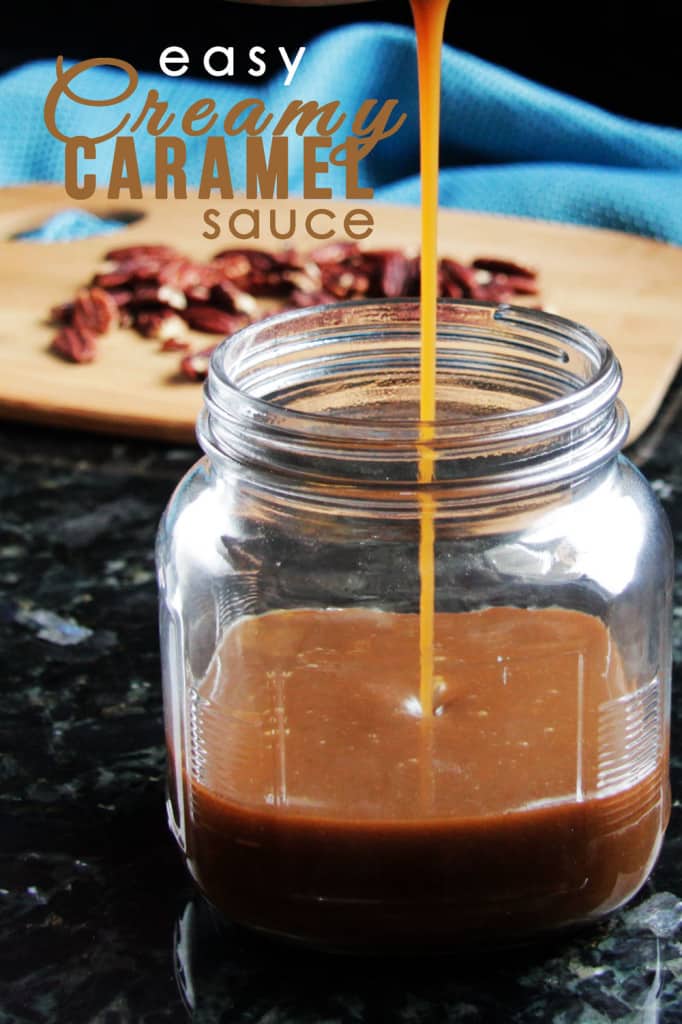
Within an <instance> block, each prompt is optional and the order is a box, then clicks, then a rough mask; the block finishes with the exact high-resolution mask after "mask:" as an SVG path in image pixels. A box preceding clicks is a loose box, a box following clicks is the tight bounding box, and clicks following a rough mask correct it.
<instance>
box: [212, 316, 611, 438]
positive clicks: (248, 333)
mask: <svg viewBox="0 0 682 1024" xmlns="http://www.w3.org/2000/svg"><path fill="white" fill-rule="evenodd" d="M376 306H386V307H389V308H399V307H403V308H408V307H410V308H419V299H415V298H402V297H400V298H389V299H354V300H350V301H344V302H339V303H329V304H328V305H318V306H308V307H305V308H303V309H291V310H285V311H284V312H281V313H276V314H273V315H272V316H269V317H268V318H267V323H268V326H269V327H270V328H271V329H273V330H276V329H277V328H282V329H287V330H288V329H291V330H292V332H293V331H296V329H297V328H298V333H300V332H301V330H305V327H306V325H307V324H309V323H310V322H311V321H314V319H315V318H317V317H320V316H321V315H322V316H324V315H328V313H329V312H330V311H332V310H343V311H345V312H347V313H348V315H349V316H350V315H351V314H352V311H353V310H361V309H368V308H372V307H376ZM460 307H463V308H469V309H471V310H476V311H479V310H488V311H490V312H491V313H492V314H493V320H494V321H495V322H496V323H501V322H502V321H504V320H507V322H509V323H513V324H514V325H515V326H517V327H523V326H524V325H525V326H534V327H538V328H540V329H542V328H543V327H544V328H549V329H550V330H551V331H553V332H554V331H557V330H558V329H560V328H563V330H564V331H565V332H566V335H567V336H569V335H570V334H576V335H578V336H579V338H580V340H583V341H588V342H589V344H590V345H591V346H593V350H594V352H595V353H598V354H599V357H600V363H599V368H598V371H597V372H596V373H595V375H594V376H593V377H592V379H591V380H589V381H587V382H586V383H585V385H584V387H581V388H579V389H577V390H575V391H571V392H569V393H567V394H564V395H561V396H560V397H558V398H554V399H550V400H549V401H547V402H542V403H538V404H537V405H534V406H532V407H531V408H530V409H520V410H518V409H513V410H505V411H503V412H494V413H486V414H485V415H484V416H482V417H480V418H478V419H477V426H480V425H481V424H482V423H483V422H485V423H496V424H497V423H499V424H500V425H506V424H514V423H516V422H518V421H520V420H522V419H523V420H525V419H527V417H528V416H529V415H533V416H547V415H552V414H554V413H555V412H560V411H565V410H570V409H573V408H576V407H578V406H580V405H581V404H583V403H585V402H586V401H590V400H591V398H592V396H593V395H595V394H597V393H603V389H604V387H605V386H607V387H608V391H609V395H610V393H611V390H612V389H613V393H614V395H615V394H617V393H618V392H619V391H620V386H621V383H622V372H621V368H620V364H619V362H618V360H617V358H616V356H615V353H614V351H613V349H612V348H611V346H610V345H609V343H608V342H607V341H606V340H605V339H604V338H603V337H602V336H601V335H600V334H597V332H596V331H593V330H592V329H591V328H589V327H586V326H585V325H584V324H581V323H578V321H576V320H571V319H569V318H568V317H564V316H560V315H559V314H556V313H547V312H545V311H544V310H536V309H529V308H528V307H524V306H514V305H511V304H509V303H501V304H497V303H493V302H481V301H478V300H475V299H439V300H438V309H439V310H441V309H447V308H460ZM263 323H264V321H262V320H259V321H256V322H254V323H251V324H247V325H246V326H245V327H242V328H241V329H240V330H239V331H237V332H236V333H235V334H234V335H233V336H232V337H231V338H226V339H225V340H224V341H222V342H221V343H220V344H219V345H217V346H216V348H215V349H214V350H213V352H212V353H211V357H210V362H209V370H208V376H209V381H211V382H214V383H215V384H220V386H221V387H223V388H225V389H226V390H227V391H229V392H231V393H233V394H234V395H235V396H238V398H239V400H240V401H242V402H244V403H245V404H247V405H248V406H250V407H252V409H253V410H257V411H258V412H261V413H269V412H273V411H276V412H277V414H281V413H282V412H283V411H285V410H284V408H283V407H282V406H281V405H278V404H277V403H273V402H271V401H269V400H268V399H264V398H260V397H256V396H254V395H251V394H249V393H248V391H246V390H244V389H243V388H241V387H240V386H239V385H238V384H236V383H235V382H234V381H233V380H232V378H231V376H230V374H229V373H226V372H225V367H224V363H225V355H226V354H228V353H229V351H230V349H231V348H232V346H233V345H234V342H235V340H237V339H239V340H241V341H243V342H245V343H248V341H249V340H250V339H253V338H255V337H257V336H258V335H260V334H261V331H262V326H263ZM438 326H439V327H440V326H441V324H440V321H439V323H438ZM209 388H210V384H209V382H207V385H205V391H207V390H209ZM286 414H287V416H288V417H290V418H291V421H292V423H296V425H297V426H299V427H300V426H301V425H303V424H305V423H306V422H310V423H311V425H313V426H314V427H315V429H319V427H320V426H321V425H322V424H328V425H329V426H330V427H335V426H338V425H345V426H347V427H349V428H351V429H353V428H355V429H357V428H358V427H359V426H360V427H362V428H363V430H364V431H367V430H368V429H369V430H371V429H372V428H373V427H374V426H376V427H379V428H380V430H382V431H383V429H384V428H385V427H386V425H387V424H389V423H393V424H399V423H401V422H404V421H399V420H393V421H391V420H390V419H387V418H385V417H381V418H379V417H378V418H376V419H373V418H372V417H364V416H363V417H362V418H356V417H343V416H337V415H329V414H326V413H316V412H301V411H300V410H297V409H290V408H287V409H286ZM425 426H432V427H435V428H436V429H438V430H439V431H440V430H446V429H447V428H448V427H459V426H464V427H465V428H466V429H467V430H468V429H470V426H471V418H470V417H468V416H465V415H463V416H461V417H454V418H451V419H449V418H442V417H438V418H437V419H436V420H434V421H429V420H421V419H412V420H410V421H409V425H408V427H407V428H406V429H409V428H411V427H413V428H415V429H416V430H419V428H423V427H425Z"/></svg>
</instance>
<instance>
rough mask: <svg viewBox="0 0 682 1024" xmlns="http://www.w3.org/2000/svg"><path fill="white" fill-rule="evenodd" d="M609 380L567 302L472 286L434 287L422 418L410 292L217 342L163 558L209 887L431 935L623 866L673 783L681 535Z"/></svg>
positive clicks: (612, 892) (173, 714)
mask: <svg viewBox="0 0 682 1024" xmlns="http://www.w3.org/2000/svg"><path fill="white" fill-rule="evenodd" d="M620 382H621V375H620V368H619V366H618V363H617V361H616V359H615V358H614V356H613V353H612V351H611V350H610V348H609V347H608V345H607V344H606V343H605V342H604V341H603V340H601V339H600V338H599V337H597V336H595V335H594V334H593V333H591V332H590V331H589V330H587V329H586V328H584V327H581V326H580V325H578V324H575V323H573V322H570V321H568V320H565V319H562V318H559V317H556V316H550V315H548V314H544V313H539V312H534V311H529V310H522V309H518V308H513V307H509V306H499V307H496V306H489V305H485V304H478V303H467V302H444V303H442V304H441V306H440V310H439V337H438V385H437V393H438V420H437V422H436V424H435V425H433V427H432V428H431V429H429V430H426V431H425V430H424V427H423V425H421V427H420V424H419V422H418V420H417V418H416V417H417V409H418V389H419V307H418V303H417V302H414V301H411V300H394V301H376V302H368V303H347V304H343V305H339V306H327V307H324V308H318V309H310V310H302V311H297V312H294V313H287V314H283V315H281V316H277V317H273V318H271V319H268V320H265V321H263V322H261V323H257V324H254V325H252V326H250V327H248V328H246V329H245V330H243V331H242V332H240V333H239V334H238V335H236V336H235V337H234V338H233V339H232V340H231V341H230V342H229V343H225V344H223V345H222V346H220V347H219V348H218V349H217V350H216V352H215V353H214V355H213V358H212V360H211V366H210V371H209V376H208V380H207V382H206V387H205V408H204V411H203V413H202V415H201V417H200V420H199V426H198V436H199V441H200V443H201V446H202V448H203V449H204V451H205V453H206V455H205V457H204V458H202V459H201V460H200V461H199V462H197V464H196V465H195V466H194V468H193V469H192V470H191V471H190V472H189V473H188V474H187V475H186V476H185V477H184V479H183V480H182V481H181V482H180V484H179V486H178V488H177V490H176V492H175V494H174V496H173V497H172V499H171V501H170V504H169V506H168V508H167V510H166V513H165V516H164V518H163V521H162V524H161V527H160V530H159V538H158V551H157V558H158V571H159V581H160V608H161V650H162V660H163V678H164V701H165V713H166V731H167V742H168V754H169V799H168V813H169V820H170V826H171V829H172V831H173V833H174V835H175V836H176V839H177V841H178V843H179V844H180V846H181V848H182V850H183V851H184V854H185V857H186V860H187V864H188V866H189V869H190V871H191V872H192V874H193V876H194V878H195V879H196V881H197V882H198V884H199V886H200V888H201V889H202V891H203V892H204V894H205V895H206V896H207V897H208V899H209V900H210V901H211V902H212V903H213V904H214V905H215V906H216V907H217V908H218V909H219V910H220V911H221V912H222V913H223V914H224V915H226V916H227V917H229V918H231V919H233V920H236V921H239V922H241V923H243V924H246V925H249V926H251V927H254V928H257V929H261V930H264V931H266V932H270V933H275V934H280V935H284V936H288V937H290V938H296V939H300V940H304V941H307V942H312V943H316V944H322V945H327V946H330V947H338V948H345V949H363V948H364V949H385V948H391V947H400V948H410V947H418V948H420V949H425V948H442V947H447V946H451V945H456V944H460V943H467V944H469V943H471V942H484V943H485V942H492V943H507V942H515V941H519V940H524V939H527V938H528V937H530V936H533V935H536V934H538V933H544V932H547V931H551V930H555V929H559V928H563V927H568V926H573V925H577V924H580V923H584V922H587V921H591V920H594V919H597V918H599V917H601V916H603V915H604V914H606V913H608V912H610V911H611V910H613V909H614V908H616V907H618V906H620V905H621V904H622V903H623V902H625V901H626V900H627V899H628V898H629V897H630V896H632V895H633V894H634V893H635V892H636V891H637V889H638V888H639V887H640V886H641V885H642V884H643V882H644V881H645V879H646V878H647V875H648V873H649V872H650V870H651V868H652V866H653V864H654V861H655V859H656V856H657V853H658V850H659V847H660V844H661V840H662V836H663V832H664V830H665V827H666V824H667V820H668V815H669V804H670V799H669V785H668V747H669V741H668V737H669V700H670V662H671V640H670V626H671V591H672V573H673V568H672V566H673V559H672V543H671V536H670V530H669V527H668V523H667V520H666V518H665V516H664V514H663V512H662V510H661V508H660V506H659V503H658V501H657V499H656V497H655V496H654V494H653V492H652V491H651V489H650V488H649V486H648V484H647V483H646V481H645V480H644V479H643V477H642V476H641V475H640V474H639V472H638V471H637V470H636V469H635V468H634V467H633V466H632V464H631V463H630V462H629V461H628V460H627V459H626V458H624V457H623V456H622V455H621V454H620V448H621V446H622V445H623V443H624V441H625V438H626V436H627V430H628V421H627V416H626V413H625V411H624V409H623V407H622V405H621V404H620V402H619V401H618V399H617V393H618V390H619V387H620ZM425 438H427V440H425ZM426 453H432V454H433V456H434V457H435V460H436V461H435V480H434V481H433V482H432V483H430V484H426V483H419V482H418V462H419V458H420V456H424V455H425V454H426ZM425 495H426V496H428V503H429V507H430V508H432V509H433V513H434V518H435V626H434V629H435V639H434V647H433V671H434V676H433V681H432V684H431V685H432V698H433V699H432V705H433V706H432V712H431V713H428V714H427V713H425V712H424V702H423V699H421V697H420V678H419V675H420V673H419V650H418V648H419V592H420V578H419V565H418V551H419V538H420V523H421V522H422V517H423V515H424V508H425V504H424V501H425ZM422 696H423V695H422Z"/></svg>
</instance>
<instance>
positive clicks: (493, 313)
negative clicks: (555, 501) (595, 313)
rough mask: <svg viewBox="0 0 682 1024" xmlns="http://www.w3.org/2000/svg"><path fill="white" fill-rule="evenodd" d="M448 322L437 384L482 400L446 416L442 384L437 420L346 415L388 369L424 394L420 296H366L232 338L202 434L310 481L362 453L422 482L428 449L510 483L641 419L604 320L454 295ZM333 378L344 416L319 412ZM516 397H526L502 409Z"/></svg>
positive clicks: (244, 458) (606, 442) (588, 450)
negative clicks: (623, 399) (625, 398)
mask: <svg viewBox="0 0 682 1024" xmlns="http://www.w3.org/2000/svg"><path fill="white" fill-rule="evenodd" d="M437 330H438V344H437V358H438V388H437V390H438V392H440V391H441V390H442V382H445V385H443V386H447V385H448V384H450V383H451V382H452V381H458V382H459V383H458V385H457V386H458V387H459V393H460V394H461V395H462V394H465V392H466V387H467V386H468V388H469V392H468V393H467V398H468V397H470V395H471V396H473V395H474V394H475V393H477V390H478V391H480V394H478V397H477V398H476V401H477V402H478V407H477V408H475V409H473V406H472V408H469V407H468V406H467V404H466V402H464V403H463V404H464V405H465V407H466V411H465V412H464V413H463V414H461V415H456V416H448V415H445V414H444V412H443V410H444V408H445V407H446V403H445V402H444V401H443V402H441V397H440V395H438V396H437V397H438V403H439V406H440V409H441V412H440V415H439V416H438V418H437V419H436V420H435V421H433V422H427V421H423V420H420V419H418V418H416V417H414V416H413V417H406V416H402V417H401V418H391V417H390V416H387V415H385V413H386V408H385V407H382V408H383V411H384V415H381V416H373V415H372V414H371V413H370V414H369V415H368V414H367V413H366V412H363V414H362V415H360V416H358V415H357V414H355V415H347V414H345V413H347V412H348V411H349V410H350V407H351V406H353V402H352V401H351V402H350V406H349V405H348V397H347V396H348V395H349V394H350V393H351V391H352V388H353V387H357V388H358V392H359V393H360V394H361V397H360V399H359V401H358V408H359V407H360V406H361V404H362V401H363V398H362V394H363V392H362V389H361V388H360V387H359V385H357V382H355V383H354V381H355V378H357V379H358V380H362V381H365V382H366V381H367V380H370V381H371V385H372V387H374V389H375V391H376V389H378V388H379V387H380V385H381V382H382V380H383V378H382V374H383V375H384V377H385V378H386V380H393V381H394V382H395V381H403V383H404V382H405V381H407V380H408V379H409V380H410V381H411V387H412V390H413V391H414V390H415V387H416V386H417V384H418V363H419V351H420V303H419V299H414V298H412V299H409V298H397V299H369V300H367V299H365V300H359V301H353V302H341V303H335V304H329V305H324V306H313V307H308V308H304V309H301V310H291V311H287V312H284V313H280V314H277V315H275V316H272V317H268V318H266V319H264V320H261V321H258V322H256V323H254V324H250V325H249V326H247V327H245V328H243V329H242V330H241V331H239V332H237V333H236V334H235V335H234V336H233V337H232V338H231V339H228V340H226V341H224V342H222V343H221V344H220V345H218V346H217V347H216V349H215V350H214V352H213V354H212V356H211V359H210V363H209V372H208V377H207V380H206V382H205V385H204V401H205V408H204V411H203V413H202V415H201V416H200V418H199V422H198V428H197V432H198V437H199V442H200V444H201V446H202V447H203V448H204V450H205V451H208V452H212V453H213V454H217V455H218V456H220V455H221V454H226V455H227V456H228V457H231V458H233V459H236V461H238V462H242V463H244V464H247V465H254V464H257V465H260V466H264V467H265V468H268V469H270V470H273V469H274V470H279V471H281V472H287V473H293V474H294V475H298V476H307V477H309V478H310V477H313V478H317V479H327V480H331V479H338V478H339V477H343V478H344V479H347V478H348V475H349V473H350V472H351V471H350V470H349V466H350V465H351V462H352V463H353V470H352V473H353V475H354V476H355V477H356V478H358V477H359V478H360V479H366V478H370V479H371V480H373V481H374V482H376V481H377V480H382V481H384V482H390V483H392V484H393V485H395V483H396V482H398V481H403V482H405V483H408V484H409V483H411V482H413V481H414V480H415V474H416V473H417V464H418V462H419V460H420V459H422V458H424V456H427V457H428V458H433V459H434V460H435V461H437V462H438V464H439V468H440V475H441V477H442V476H443V475H448V474H449V477H450V478H451V479H455V478H456V479H457V480H458V481H459V482H460V484H461V482H462V480H463V479H467V480H469V481H471V480H472V479H476V480H478V481H479V482H480V481H481V480H482V478H483V477H485V478H486V486H487V485H489V484H490V483H491V482H492V481H493V478H494V482H495V485H496V486H498V487H499V486H500V485H501V482H502V478H503V477H505V476H507V477H510V479H511V478H513V480H512V483H511V484H510V486H523V484H524V480H525V481H526V482H527V483H530V481H531V479H535V477H536V476H537V474H538V472H539V473H540V474H541V475H542V477H543V479H544V480H545V481H549V480H551V479H556V478H558V477H566V476H570V475H575V473H577V472H579V471H580V470H581V469H582V468H584V467H588V468H589V467H592V466H594V465H596V464H597V463H598V462H603V461H605V460H606V459H607V458H609V457H610V456H612V455H613V454H614V453H615V452H616V451H618V450H619V449H620V448H621V447H622V444H623V442H624V440H625V437H626V435H627V431H628V427H629V421H628V417H627V413H626V412H625V410H624V408H623V406H622V403H620V402H619V401H618V400H617V396H618V392H619V389H620V385H621V380H622V374H621V369H620V364H619V363H618V360H617V359H616V356H615V354H614V352H613V350H612V349H611V347H610V346H609V345H608V343H607V342H606V341H605V340H604V339H603V338H602V337H601V336H600V335H598V334H596V333H595V332H594V331H592V330H591V329H590V328H588V327H585V326H583V325H582V324H579V323H577V322H575V321H573V320H569V319H567V318H565V317H561V316H558V315H556V314H553V313H546V312H543V311H540V310H531V309H528V308H526V307H521V306H512V305H508V304H502V305H497V304H495V303H484V302H478V301H475V300H459V299H456V300H454V299H445V300H440V301H439V304H438V324H437ZM387 367H388V369H387ZM361 371H362V372H361ZM372 374H374V375H375V378H374V379H373V378H372ZM391 374H392V376H391ZM401 374H402V377H401V376H400V375H401ZM410 374H411V377H410V376H409V375H410ZM483 379H485V382H484V383H483V384H481V380H483ZM466 381H469V383H468V385H466ZM415 382H417V383H416V384H415ZM462 382H465V383H462ZM322 384H323V385H324V387H325V388H326V390H321V391H320V395H321V398H320V396H319V395H317V396H316V400H318V405H319V401H321V400H322V399H324V400H325V401H326V400H328V399H330V396H331V397H332V398H334V397H336V398H337V399H338V400H339V401H341V400H343V401H341V404H342V405H343V402H346V405H345V406H344V407H343V410H342V412H341V414H339V413H338V412H335V411H332V412H329V411H324V412H320V411H310V407H311V404H312V405H314V403H313V402H312V400H311V399H310V395H312V394H314V393H315V387H316V386H319V387H320V388H321V387H322ZM512 384H513V387H512ZM514 389H516V390H514ZM366 390H367V389H366ZM301 394H304V395H306V396H307V397H306V398H305V400H302V399H301V397H300V396H301ZM491 396H492V397H491ZM537 396H540V397H539V398H538V397H537ZM543 396H544V397H543ZM547 396H549V397H547ZM503 399H506V400H508V401H509V402H516V403H517V405H516V407H508V408H505V407H503V408H502V409H501V410H500V409H499V408H495V406H494V401H495V400H497V401H498V402H499V401H502V400H503ZM382 401H383V399H382ZM294 403H295V404H297V407H295V408H292V407H291V404H294ZM306 403H307V405H306ZM301 404H303V405H304V406H305V408H303V409H302V408H301V407H300V406H301ZM375 404H376V403H375ZM454 404H455V405H457V404H458V403H457V402H455V403H454ZM490 404H492V405H493V410H492V411H490V410H489V407H488V406H489V405H490ZM397 407H398V408H400V405H398V406H397ZM472 409H473V412H472ZM352 412H354V413H357V408H355V407H353V409H352ZM399 467H400V468H399ZM444 467H448V469H447V472H445V470H444ZM421 486H424V487H429V486H431V483H430V482H429V483H427V482H424V483H423V484H422V485H421Z"/></svg>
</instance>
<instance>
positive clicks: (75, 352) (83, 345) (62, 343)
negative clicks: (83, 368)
mask: <svg viewBox="0 0 682 1024" xmlns="http://www.w3.org/2000/svg"><path fill="white" fill-rule="evenodd" d="M50 348H51V349H52V351H53V352H56V353H57V355H60V356H61V357H62V359H67V360H69V361H70V362H72V363H91V362H92V361H93V359H94V358H95V356H96V355H97V335H96V334H95V332H94V331H91V330H88V328H87V327H69V326H67V327H62V329H61V330H60V332H59V334H57V336H56V338H54V339H53V341H52V344H51V345H50Z"/></svg>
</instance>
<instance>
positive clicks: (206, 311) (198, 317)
mask: <svg viewBox="0 0 682 1024" xmlns="http://www.w3.org/2000/svg"><path fill="white" fill-rule="evenodd" d="M182 316H183V319H184V320H186V322H187V323H188V324H189V326H190V327H193V328H194V330H195V331H206V333H207V334H224V335H226V336H227V335H229V334H234V332H235V331H237V330H239V328H240V327H243V326H244V325H245V324H246V323H247V318H246V317H245V316H241V315H238V314H235V313H227V312H225V310H224V309H219V308H218V306H201V305H196V306H195V305H190V306H188V307H187V309H185V310H184V311H183V313H182Z"/></svg>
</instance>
